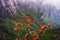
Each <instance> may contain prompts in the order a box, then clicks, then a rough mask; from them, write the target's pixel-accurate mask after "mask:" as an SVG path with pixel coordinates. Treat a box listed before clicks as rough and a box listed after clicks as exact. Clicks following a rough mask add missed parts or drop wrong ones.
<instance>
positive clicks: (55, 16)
mask: <svg viewBox="0 0 60 40" xmlns="http://www.w3.org/2000/svg"><path fill="white" fill-rule="evenodd" d="M43 7H44V9H45V12H46V17H47V19H49V20H50V22H52V23H53V24H57V25H59V24H60V21H59V20H60V18H59V17H60V10H58V9H57V8H56V7H55V6H53V5H51V4H45V5H44V6H43Z"/></svg>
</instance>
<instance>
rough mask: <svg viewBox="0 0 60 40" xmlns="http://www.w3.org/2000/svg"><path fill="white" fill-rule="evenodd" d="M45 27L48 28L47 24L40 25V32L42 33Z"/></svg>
mask: <svg viewBox="0 0 60 40" xmlns="http://www.w3.org/2000/svg"><path fill="white" fill-rule="evenodd" d="M45 28H46V27H45V26H43V25H40V33H42V32H43V30H44V29H45Z"/></svg>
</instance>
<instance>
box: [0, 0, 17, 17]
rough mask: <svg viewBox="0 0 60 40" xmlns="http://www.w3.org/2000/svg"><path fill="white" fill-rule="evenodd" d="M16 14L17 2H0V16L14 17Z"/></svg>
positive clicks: (10, 0) (6, 0) (0, 0)
mask: <svg viewBox="0 0 60 40" xmlns="http://www.w3.org/2000/svg"><path fill="white" fill-rule="evenodd" d="M16 13H17V2H16V1H15V0H0V16H3V17H8V16H14V15H16Z"/></svg>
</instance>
